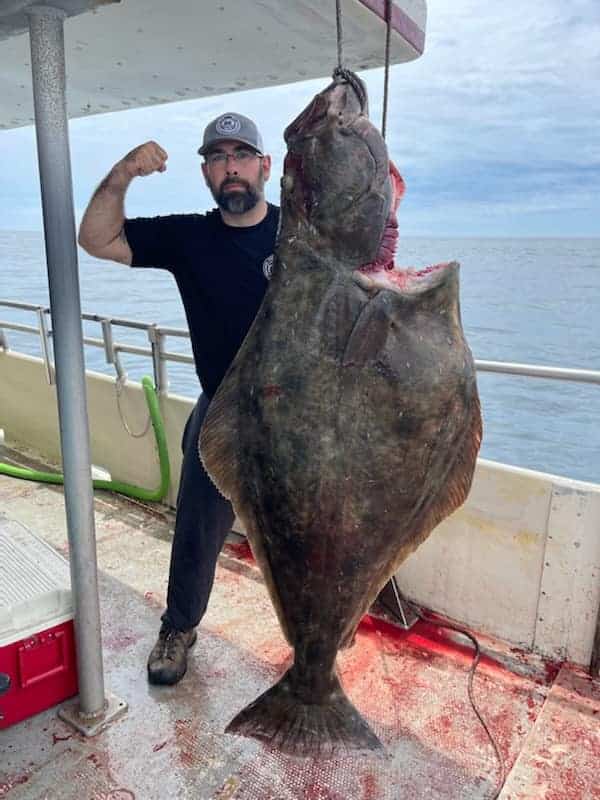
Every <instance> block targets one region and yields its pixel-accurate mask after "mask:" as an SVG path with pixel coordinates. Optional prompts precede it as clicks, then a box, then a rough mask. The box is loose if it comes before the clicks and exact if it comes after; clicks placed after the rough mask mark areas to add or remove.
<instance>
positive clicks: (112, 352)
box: [0, 300, 600, 394]
mask: <svg viewBox="0 0 600 800" xmlns="http://www.w3.org/2000/svg"><path fill="white" fill-rule="evenodd" d="M0 308H11V309H18V310H20V311H26V312H31V313H32V314H34V315H35V320H36V322H35V324H33V325H32V324H29V325H26V324H23V323H18V322H11V321H9V320H4V319H2V318H0V350H5V351H8V350H9V349H10V346H9V339H8V335H7V333H6V332H7V331H17V332H19V333H28V334H32V335H34V336H37V337H38V339H39V342H40V350H41V357H42V359H43V361H44V365H45V370H46V377H47V379H48V382H49V383H50V384H52V383H54V364H53V361H52V357H51V341H52V329H51V327H50V326H49V324H48V323H49V319H48V317H49V315H50V309H49V308H48V307H47V306H41V305H35V304H32V303H21V302H17V301H14V300H0ZM81 319H82V320H83V321H86V322H96V323H98V324H99V325H100V332H101V338H98V337H93V336H84V338H83V341H84V344H86V345H89V346H91V347H97V348H101V349H103V350H104V354H105V358H106V362H107V364H112V365H113V366H114V368H115V370H116V372H117V377H118V378H120V379H124V377H125V375H126V373H125V370H124V369H123V366H122V364H121V359H120V354H121V353H128V354H131V355H136V356H146V357H148V358H151V359H152V368H153V373H154V384H155V386H156V389H157V391H158V392H159V393H163V394H166V393H168V389H169V376H168V363H169V362H176V363H180V364H193V363H194V359H193V358H192V356H191V355H187V354H185V353H176V352H172V351H169V350H167V338H168V337H178V338H181V339H187V340H189V338H190V336H189V332H188V331H187V330H186V329H185V328H173V327H168V326H164V325H157V324H156V323H148V322H140V321H138V320H132V319H122V318H119V317H106V316H103V315H101V314H85V313H84V314H82V315H81ZM115 328H120V329H129V330H138V331H145V332H146V336H147V338H148V343H149V347H140V346H137V345H133V344H129V343H127V342H121V341H117V340H116V339H115V337H114V329H115ZM475 366H476V367H477V370H478V371H479V372H496V373H503V374H506V375H521V376H525V377H528V378H546V379H550V380H559V381H574V382H577V383H595V384H600V370H590V369H571V368H565V367H552V366H546V365H538V364H517V363H512V362H507V361H487V360H480V359H476V360H475Z"/></svg>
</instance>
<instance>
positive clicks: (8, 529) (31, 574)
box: [0, 513, 73, 647]
mask: <svg viewBox="0 0 600 800" xmlns="http://www.w3.org/2000/svg"><path fill="white" fill-rule="evenodd" d="M70 587H71V580H70V573H69V564H68V562H67V561H66V559H64V558H63V557H62V556H61V555H59V554H58V553H57V552H56V551H55V550H53V549H52V548H51V547H50V545H48V544H46V542H44V541H43V540H42V539H40V538H39V536H36V535H35V534H34V533H32V532H31V531H30V530H28V529H27V528H26V527H25V526H24V525H21V524H20V523H19V522H16V521H15V520H12V519H9V518H8V517H6V516H5V515H4V514H1V513H0V647H3V646H5V645H7V644H10V643H12V642H15V641H18V640H19V639H24V638H26V637H27V636H32V635H33V634H34V633H39V632H40V631H42V630H45V629H47V628H50V627H52V626H53V625H59V624H60V623H61V622H64V621H65V620H67V619H69V618H71V617H72V616H73V605H72V600H71V588H70Z"/></svg>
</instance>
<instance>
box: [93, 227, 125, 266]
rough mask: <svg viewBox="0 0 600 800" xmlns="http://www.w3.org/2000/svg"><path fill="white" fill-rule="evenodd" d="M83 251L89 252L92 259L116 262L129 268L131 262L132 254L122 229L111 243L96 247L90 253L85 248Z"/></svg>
mask: <svg viewBox="0 0 600 800" xmlns="http://www.w3.org/2000/svg"><path fill="white" fill-rule="evenodd" d="M84 249H85V250H86V252H89V253H90V255H92V256H94V258H100V259H102V260H103V261H118V262H119V263H120V264H127V265H129V266H131V263H132V261H133V253H132V252H131V247H130V246H129V242H128V241H127V236H126V235H125V231H124V230H123V229H121V232H120V233H119V234H118V236H116V237H115V238H114V239H113V240H112V242H109V243H108V244H106V245H104V247H97V248H96V249H95V250H93V251H92V252H90V251H89V250H87V248H84Z"/></svg>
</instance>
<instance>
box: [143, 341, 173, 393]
mask: <svg viewBox="0 0 600 800" xmlns="http://www.w3.org/2000/svg"><path fill="white" fill-rule="evenodd" d="M148 339H149V341H150V346H151V348H152V365H153V367H154V385H155V386H156V391H157V392H158V393H159V394H165V393H166V392H168V391H169V373H168V370H167V362H166V361H165V359H164V358H163V349H164V347H163V339H164V337H163V334H162V332H161V331H159V330H158V327H157V326H156V325H151V326H150V327H149V328H148Z"/></svg>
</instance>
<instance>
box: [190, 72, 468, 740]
mask: <svg viewBox="0 0 600 800" xmlns="http://www.w3.org/2000/svg"><path fill="white" fill-rule="evenodd" d="M366 104H367V99H366V90H365V88H364V85H363V84H362V82H361V81H360V79H359V78H358V77H357V76H355V75H354V74H353V73H349V72H345V73H343V74H339V75H337V76H336V77H335V78H334V81H333V83H332V84H331V85H330V86H328V87H327V88H326V89H325V90H324V91H322V92H321V93H320V94H318V95H317V96H316V97H315V98H314V99H313V100H312V102H311V103H310V104H309V106H308V107H307V108H306V109H305V110H304V111H303V112H302V114H300V116H299V117H298V118H297V119H296V120H295V121H294V122H293V123H291V124H290V125H289V127H288V128H287V130H286V132H285V139H286V142H287V145H288V153H287V156H286V159H285V169H284V177H283V179H282V195H281V215H282V216H281V229H280V232H279V236H278V243H277V247H276V255H275V263H274V269H273V276H272V279H271V283H270V286H269V289H268V291H267V294H266V296H265V299H264V302H263V304H262V306H261V308H260V310H259V313H258V315H257V318H256V320H255V322H254V324H253V326H252V328H251V329H250V331H249V333H248V336H247V337H246V339H245V341H244V343H243V345H242V347H241V349H240V351H239V353H238V355H237V357H236V359H235V360H234V362H233V364H232V366H231V368H230V369H229V371H228V373H227V375H226V376H225V378H224V380H223V382H222V384H221V386H220V388H219V390H218V392H217V394H216V395H215V397H214V399H213V401H212V403H211V405H210V408H209V411H208V413H207V416H206V418H205V421H204V425H203V429H202V432H201V436H200V452H201V457H202V459H203V462H204V464H205V466H206V468H207V469H208V471H209V473H210V474H211V476H212V478H213V479H214V481H215V483H216V485H217V486H218V487H219V489H220V491H221V492H222V493H223V494H224V495H225V496H226V497H228V498H230V499H231V501H232V502H233V505H234V508H235V511H236V514H237V515H238V516H239V517H240V519H241V520H242V521H243V522H244V525H245V527H246V531H247V534H248V537H249V539H250V543H251V545H252V549H253V551H254V554H255V556H256V559H257V562H258V564H259V565H260V568H261V570H262V572H263V574H264V577H265V580H266V583H267V586H268V589H269V592H270V595H271V598H272V601H273V604H274V606H275V608H276V610H277V614H278V617H279V620H280V623H281V626H282V628H283V630H284V632H285V635H286V637H287V639H288V641H289V642H290V644H291V645H292V647H293V648H294V663H293V666H292V667H291V668H290V669H289V670H288V671H287V673H286V674H285V675H284V676H283V677H282V678H281V680H280V681H279V682H278V683H277V684H276V685H275V686H273V687H272V688H271V689H269V690H268V691H267V692H265V693H264V694H263V695H261V696H260V697H259V698H258V699H257V700H255V701H254V702H253V703H252V704H251V705H249V706H248V707H247V708H245V709H244V710H243V711H241V712H240V714H238V715H237V717H235V719H234V720H233V721H232V722H231V723H230V725H229V727H228V730H229V731H233V732H237V733H240V734H244V735H249V736H255V737H258V738H261V739H264V740H267V741H270V742H271V743H273V744H274V745H275V746H278V747H280V748H282V749H284V750H286V751H288V752H292V753H304V754H315V753H324V752H328V751H332V750H334V749H335V748H336V746H338V745H342V746H345V747H356V748H371V749H375V748H378V747H379V746H380V743H379V740H378V739H377V737H376V736H375V734H374V733H373V732H372V730H371V729H370V727H369V726H368V724H367V723H366V722H365V720H364V719H363V718H362V717H361V716H360V714H359V713H358V711H357V710H356V709H355V707H354V706H353V705H352V704H351V703H350V701H349V700H348V698H347V697H346V695H345V694H344V692H343V689H342V687H341V685H340V683H339V680H338V678H337V675H336V670H335V659H336V653H337V651H338V649H339V648H340V647H344V646H345V645H348V644H349V643H350V642H351V641H352V638H353V635H354V632H355V630H356V627H357V625H358V623H359V621H360V619H361V617H362V616H363V614H364V613H365V612H366V611H367V609H368V608H369V606H370V605H371V603H372V602H373V601H374V600H375V598H376V597H377V594H378V593H379V591H380V589H381V588H382V587H383V586H384V584H385V583H386V582H387V581H388V580H389V578H390V577H391V575H393V574H394V572H395V571H396V570H397V569H398V567H399V566H400V564H401V563H402V562H403V561H404V559H405V558H406V557H407V556H408V555H409V554H410V553H411V552H412V551H413V550H414V549H415V548H416V547H417V546H418V545H419V544H420V543H421V542H423V540H424V539H425V538H426V537H427V536H428V535H429V533H430V532H431V530H432V529H433V528H434V527H435V526H436V525H437V524H438V523H439V522H440V521H441V520H442V519H444V517H446V516H447V515H448V514H450V513H451V512H452V511H454V510H455V509H456V508H457V507H458V506H460V505H461V504H462V503H463V502H464V500H465V498H466V496H467V494H468V491H469V488H470V485H471V480H472V476H473V470H474V467H475V461H476V457H477V452H478V450H479V445H480V440H481V416H480V409H479V400H478V394H477V386H476V380H475V368H474V365H473V359H472V356H471V352H470V350H469V347H468V346H467V344H466V342H465V339H464V335H463V331H462V325H461V320H460V310H459V290H458V264H456V263H448V264H440V265H437V266H434V267H428V268H427V269H424V270H421V271H415V270H412V269H406V270H402V269H399V268H397V267H394V265H393V258H394V251H395V245H396V239H397V223H396V209H397V205H398V203H399V200H400V197H401V195H402V192H403V189H404V184H403V182H402V179H401V177H400V175H399V174H398V172H397V171H396V169H395V167H394V166H393V165H392V164H391V163H390V162H389V161H388V156H387V151H386V147H385V143H384V141H383V139H382V137H381V135H380V133H379V132H378V131H377V129H376V128H375V127H374V126H373V125H372V124H371V123H370V122H369V120H368V117H367V109H366ZM235 290H236V288H235V287H232V291H235Z"/></svg>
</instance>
